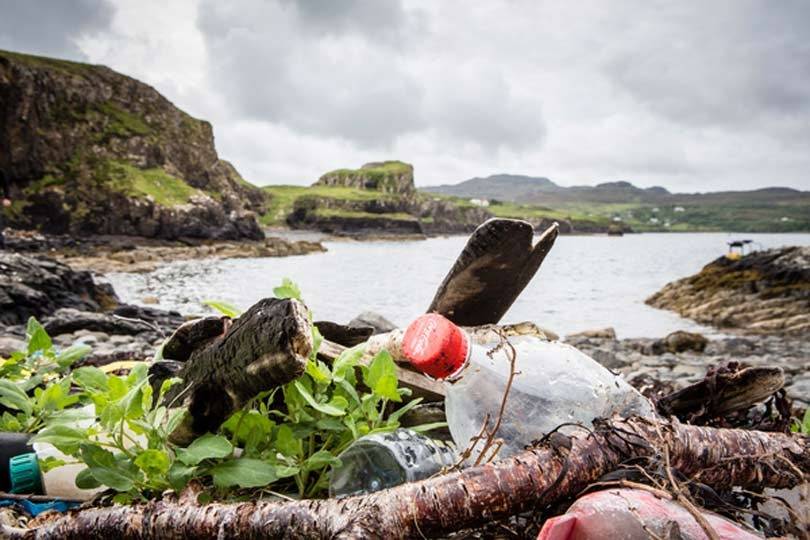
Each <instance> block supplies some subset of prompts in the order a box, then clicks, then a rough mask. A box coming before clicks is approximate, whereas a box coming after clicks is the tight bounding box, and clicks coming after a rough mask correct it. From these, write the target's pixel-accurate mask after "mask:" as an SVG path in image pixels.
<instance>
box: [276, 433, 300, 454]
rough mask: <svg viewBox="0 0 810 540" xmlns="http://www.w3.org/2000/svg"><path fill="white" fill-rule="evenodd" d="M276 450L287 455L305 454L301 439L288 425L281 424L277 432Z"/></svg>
mask: <svg viewBox="0 0 810 540" xmlns="http://www.w3.org/2000/svg"><path fill="white" fill-rule="evenodd" d="M275 446H276V450H278V451H279V452H281V453H282V454H284V455H285V456H287V457H300V456H302V455H303V454H304V450H303V445H302V443H301V439H299V438H298V437H296V436H295V434H294V433H293V430H292V428H290V426H288V425H283V426H279V428H278V431H277V432H276V445H275Z"/></svg>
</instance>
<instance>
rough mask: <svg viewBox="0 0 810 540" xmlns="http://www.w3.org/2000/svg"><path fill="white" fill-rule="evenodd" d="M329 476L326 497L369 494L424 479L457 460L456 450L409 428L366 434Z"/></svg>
mask: <svg viewBox="0 0 810 540" xmlns="http://www.w3.org/2000/svg"><path fill="white" fill-rule="evenodd" d="M338 457H339V458H340V461H341V465H340V466H339V467H335V468H333V469H332V471H331V474H330V477H329V496H330V497H343V496H347V495H357V494H360V493H370V492H372V491H379V490H381V489H386V488H389V487H393V486H397V485H399V484H404V483H405V482H414V481H416V480H423V479H425V478H428V477H430V476H432V475H434V474H435V473H437V472H439V471H440V470H441V469H442V467H449V466H451V465H453V464H454V463H455V461H456V452H455V449H454V448H453V447H452V446H450V445H449V444H447V443H444V442H442V441H435V440H433V439H430V438H429V437H425V436H424V435H420V434H418V433H416V432H414V431H411V430H410V429H404V428H400V429H397V430H396V431H392V432H389V433H375V434H374V435H366V436H365V437H361V438H359V439H357V440H356V441H355V442H354V443H352V444H351V445H350V446H349V447H348V448H347V449H346V450H345V451H344V452H343V453H342V454H341V455H340V456H338Z"/></svg>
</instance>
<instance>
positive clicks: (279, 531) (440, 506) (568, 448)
mask: <svg viewBox="0 0 810 540" xmlns="http://www.w3.org/2000/svg"><path fill="white" fill-rule="evenodd" d="M563 439H564V440H563V441H562V442H561V441H560V437H552V438H549V440H548V441H547V442H539V443H538V444H537V446H536V447H534V448H531V449H529V450H526V451H525V452H522V453H521V454H518V455H516V456H514V457H512V458H508V459H505V460H502V461H499V462H496V463H492V464H488V465H482V466H478V467H473V468H470V469H466V470H463V471H461V472H456V473H450V474H445V475H442V476H439V477H435V478H431V479H429V480H425V481H422V482H415V483H409V484H404V485H401V486H398V487H396V488H392V489H388V490H384V491H380V492H376V493H372V494H369V495H363V496H357V497H350V498H346V499H326V500H302V501H293V502H285V503H280V502H271V501H261V500H260V501H250V502H241V503H230V504H224V503H213V504H208V505H204V506H199V505H197V503H196V493H194V492H193V490H192V491H190V492H189V493H186V495H185V496H183V497H181V498H180V500H178V499H177V498H174V497H164V498H163V499H162V500H159V501H151V502H148V503H146V504H137V505H133V506H112V507H105V508H87V509H82V510H78V511H73V512H70V513H69V514H67V515H66V516H64V517H61V518H58V519H56V520H54V521H51V522H49V523H46V524H43V525H41V526H40V527H38V528H35V529H29V530H27V529H15V528H11V527H8V526H3V527H2V533H4V534H5V535H6V537H8V538H11V539H42V540H45V539H72V538H137V539H140V538H211V539H213V538H217V539H224V538H423V537H427V536H435V535H439V534H446V533H448V532H452V531H457V530H460V529H466V528H470V527H475V526H479V525H482V524H484V523H487V522H490V521H492V520H496V519H500V518H505V517H508V516H510V515H514V514H517V513H521V512H527V511H536V510H542V509H543V508H546V507H548V506H549V505H551V504H553V503H555V502H558V501H562V500H565V499H568V498H570V497H573V496H576V495H577V494H578V493H580V492H581V491H582V490H583V489H585V488H587V487H588V486H589V485H590V484H592V483H594V482H596V481H598V479H599V478H600V477H601V476H602V475H604V474H605V473H608V472H610V471H613V470H615V469H616V468H617V467H618V466H619V465H620V464H622V463H624V462H626V461H628V460H631V459H632V460H635V461H636V462H637V461H638V460H639V459H650V460H656V462H658V461H657V460H659V459H660V456H661V455H662V454H666V455H668V457H669V463H670V464H671V467H672V468H673V469H676V470H677V472H678V473H680V475H683V476H685V477H687V478H690V479H692V480H695V481H697V482H701V483H703V484H705V485H708V486H710V487H713V488H715V489H723V488H729V487H732V486H742V487H745V488H749V489H759V488H762V487H775V488H776V487H792V486H795V485H797V484H798V483H799V482H800V481H802V478H803V476H805V475H807V474H808V473H810V438H808V437H802V436H790V435H785V434H781V433H765V432H759V431H746V430H737V429H718V428H709V427H702V426H690V425H685V424H680V423H679V422H677V421H676V420H673V421H671V422H664V421H662V422H652V421H649V420H644V419H630V420H612V421H598V422H596V423H595V428H594V430H593V431H592V432H588V433H585V432H582V433H579V434H576V435H574V436H572V437H570V438H568V437H564V436H563ZM551 441H554V442H551ZM659 463H660V462H659Z"/></svg>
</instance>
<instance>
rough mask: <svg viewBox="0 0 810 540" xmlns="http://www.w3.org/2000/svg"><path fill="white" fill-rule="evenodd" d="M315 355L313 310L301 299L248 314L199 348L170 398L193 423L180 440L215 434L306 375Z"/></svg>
mask: <svg viewBox="0 0 810 540" xmlns="http://www.w3.org/2000/svg"><path fill="white" fill-rule="evenodd" d="M311 352H312V328H311V326H310V323H309V321H308V314H307V308H306V307H305V306H304V305H303V304H302V303H301V302H299V301H297V300H292V299H285V300H280V299H277V298H267V299H264V300H260V301H259V302H257V303H256V304H255V305H254V306H253V307H251V308H250V309H249V310H247V311H246V312H245V313H244V314H242V315H241V316H240V317H239V318H238V319H236V320H235V321H234V322H233V324H232V325H231V326H230V328H229V329H228V331H227V332H226V333H225V334H224V335H222V337H220V338H217V339H215V340H213V341H212V342H211V343H209V344H208V345H207V346H205V347H202V348H199V349H195V350H194V351H193V352H192V353H191V354H190V356H189V358H188V360H187V361H186V362H185V364H184V365H183V368H182V369H181V370H180V372H179V373H178V376H179V377H181V378H182V379H183V383H181V384H177V385H175V386H174V387H173V388H172V390H170V391H169V393H168V394H167V396H166V402H167V403H173V402H175V400H177V399H178V398H182V399H183V402H185V403H187V404H188V410H189V421H188V422H185V423H184V424H183V426H181V428H180V429H178V430H177V431H176V432H175V433H174V434H173V437H172V438H173V439H174V440H176V441H177V442H187V441H188V440H189V439H191V438H193V436H196V435H200V434H203V433H205V432H207V431H215V430H216V429H217V428H219V426H220V424H221V423H222V422H223V421H224V420H225V419H227V418H228V416H230V414H231V413H233V412H234V411H235V410H236V409H238V408H239V407H241V406H242V405H244V404H245V403H246V402H247V401H248V400H249V399H251V398H252V397H254V396H255V395H256V394H258V393H259V392H262V391H264V390H269V389H272V388H275V387H277V386H280V385H282V384H285V383H288V382H290V381H292V380H293V379H295V378H297V377H300V376H301V374H302V373H303V372H304V369H305V368H306V363H307V359H308V357H309V355H310V353H311Z"/></svg>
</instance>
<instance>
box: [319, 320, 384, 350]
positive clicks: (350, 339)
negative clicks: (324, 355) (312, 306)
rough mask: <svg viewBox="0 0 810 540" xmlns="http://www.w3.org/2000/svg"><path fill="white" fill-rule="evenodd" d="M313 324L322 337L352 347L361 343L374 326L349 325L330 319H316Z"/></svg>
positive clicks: (371, 332) (372, 331) (372, 330)
mask: <svg viewBox="0 0 810 540" xmlns="http://www.w3.org/2000/svg"><path fill="white" fill-rule="evenodd" d="M315 326H316V327H317V328H318V331H319V332H320V333H321V335H322V336H323V338H324V339H328V340H329V341H332V342H334V343H338V344H340V345H343V346H344V347H354V346H355V345H358V344H360V343H363V342H364V341H365V340H367V339H368V338H369V337H371V334H373V333H374V328H372V327H371V326H351V325H344V324H338V323H334V322H330V321H317V322H315Z"/></svg>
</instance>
